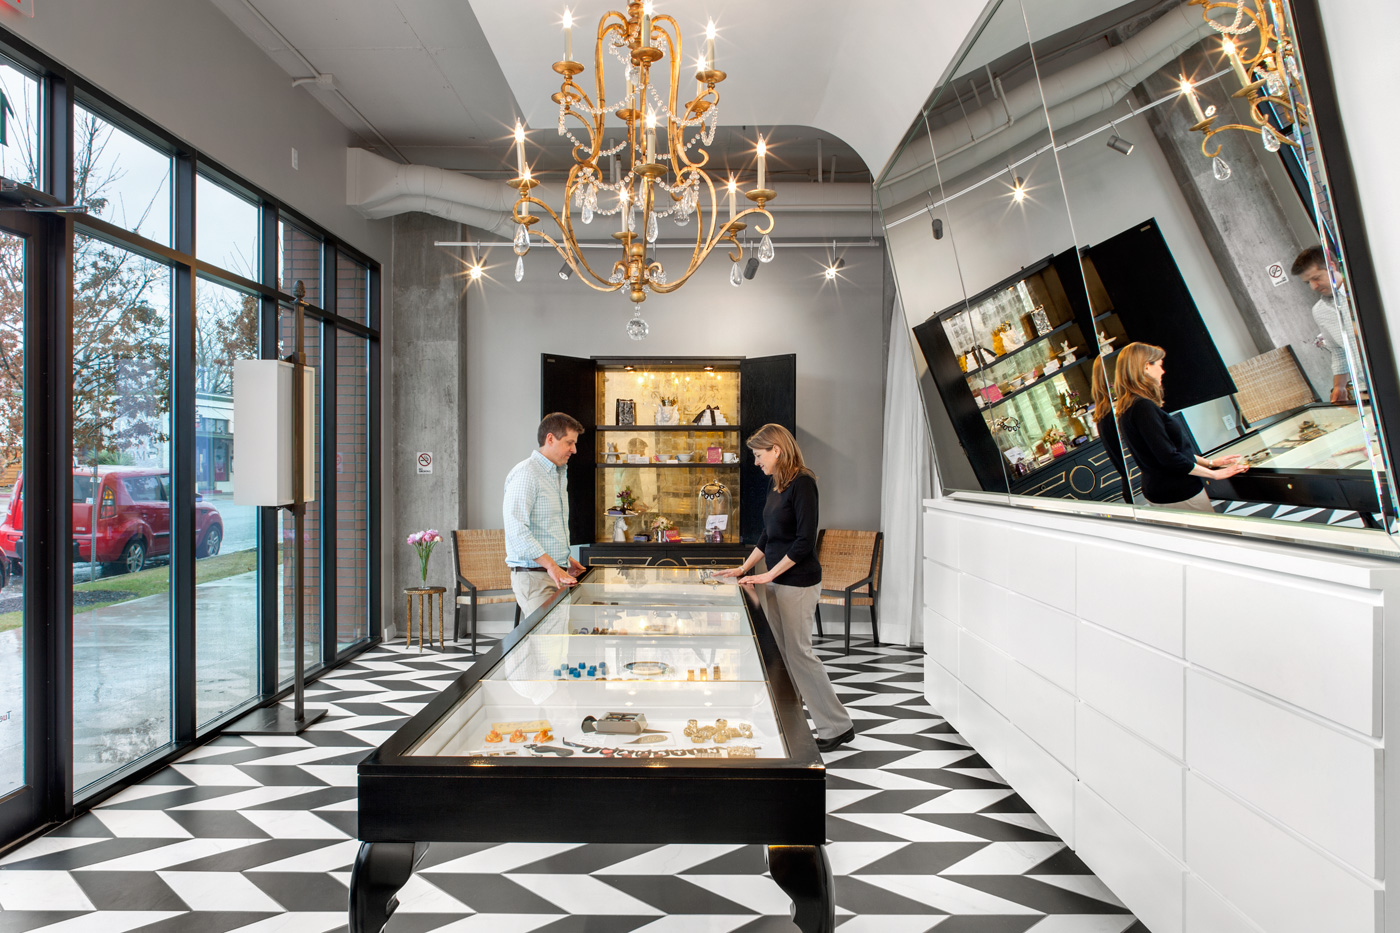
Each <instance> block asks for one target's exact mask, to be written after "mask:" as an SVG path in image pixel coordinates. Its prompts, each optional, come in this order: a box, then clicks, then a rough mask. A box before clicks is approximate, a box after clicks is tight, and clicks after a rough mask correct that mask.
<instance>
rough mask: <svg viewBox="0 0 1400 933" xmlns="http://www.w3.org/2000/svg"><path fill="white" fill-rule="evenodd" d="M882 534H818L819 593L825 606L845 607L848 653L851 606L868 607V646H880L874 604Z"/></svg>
mask: <svg viewBox="0 0 1400 933" xmlns="http://www.w3.org/2000/svg"><path fill="white" fill-rule="evenodd" d="M884 541H885V535H884V532H880V531H843V530H841V529H838V528H825V529H822V531H821V532H820V533H818V535H817V559H818V560H819V561H821V565H822V593H821V597H820V599H819V600H818V602H820V603H825V604H827V605H828V606H837V605H841V606H845V608H846V612H845V619H844V621H845V626H846V648H845V651H846V653H847V654H849V653H850V651H851V607H852V606H869V607H870V643H871V644H872V645H873V646H874V647H876V648H878V647H880V627H879V618H878V616H877V615H876V612H875V602H876V600H878V599H879V598H880V559H881V558H882V557H883V556H884V550H883V549H884ZM817 634H818V635H824V634H825V633H824V632H822V616H821V607H820V606H818V607H817Z"/></svg>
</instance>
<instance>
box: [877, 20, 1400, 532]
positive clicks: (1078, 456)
mask: <svg viewBox="0 0 1400 933" xmlns="http://www.w3.org/2000/svg"><path fill="white" fill-rule="evenodd" d="M1293 12H1294V11H1293V10H1292V9H1291V8H1290V5H1289V3H1288V2H1287V0H1241V2H1239V3H1238V4H1236V3H1224V2H1215V0H1212V2H1209V3H1207V2H1203V0H1136V2H1130V3H1122V2H1120V0H1073V2H1067V0H995V2H993V3H991V4H990V5H989V6H988V8H987V10H986V11H985V13H984V14H983V16H982V18H981V19H980V21H979V25H978V28H977V30H976V31H975V32H974V34H973V36H972V38H971V39H970V40H969V42H968V43H967V45H966V46H965V48H964V50H963V53H962V55H961V57H960V59H959V60H958V63H957V64H956V65H955V66H954V67H953V68H951V69H950V70H949V72H948V76H947V77H946V78H945V80H944V81H943V83H942V84H941V85H940V87H939V88H938V89H937V91H936V92H935V93H934V95H933V96H932V97H931V98H930V101H929V103H928V104H927V105H926V107H925V108H924V110H923V112H922V113H921V114H920V115H919V117H918V119H917V120H916V121H915V123H914V125H913V126H912V128H911V130H910V132H909V134H908V136H907V137H906V139H905V141H904V144H903V146H902V148H901V149H900V151H899V153H898V154H897V156H896V158H895V159H894V160H893V161H892V162H891V164H890V166H889V168H888V169H887V170H886V172H885V174H884V175H883V176H882V178H881V179H880V181H879V183H878V190H879V195H880V204H881V208H882V210H883V212H884V218H885V223H886V227H887V236H888V242H889V246H890V254H891V257H892V261H893V264H894V269H895V275H896V279H897V281H898V285H899V290H900V296H901V300H902V303H903V306H904V309H905V313H906V317H907V319H908V322H909V324H910V326H911V328H912V329H913V333H914V337H915V341H916V343H917V345H918V347H919V349H920V350H921V351H922V357H923V360H922V362H923V364H924V366H925V368H924V369H923V370H921V388H922V390H923V393H924V399H925V403H926V407H927V409H928V412H929V421H930V429H931V431H932V434H933V438H934V445H935V453H936V459H937V464H938V469H939V477H940V480H941V482H942V485H943V486H944V488H945V489H947V490H950V491H963V492H965V493H968V494H973V495H977V496H988V495H993V496H996V497H998V498H1000V497H1002V496H1009V497H1010V501H1012V502H1017V503H1021V504H1042V505H1044V504H1049V500H1077V501H1078V503H1079V505H1078V506H1077V507H1079V508H1087V509H1092V510H1096V511H1098V512H1100V513H1105V514H1116V515H1126V516H1134V517H1144V518H1152V519H1154V520H1166V521H1182V520H1185V521H1190V520H1191V519H1190V516H1192V515H1196V516H1203V514H1204V513H1213V515H1212V516H1204V520H1205V523H1206V524H1207V525H1209V526H1211V527H1217V528H1219V527H1227V528H1229V529H1230V530H1239V531H1248V530H1251V529H1252V530H1253V531H1255V532H1258V533H1260V534H1263V535H1266V536H1271V537H1283V538H1291V539H1296V540H1305V541H1309V542H1313V543H1318V544H1323V545H1329V544H1331V545H1337V546H1342V547H1360V548H1367V549H1372V548H1373V549H1376V550H1380V551H1384V552H1388V553H1393V552H1394V544H1393V541H1392V539H1391V538H1390V536H1389V535H1387V534H1386V531H1387V530H1391V531H1393V530H1394V529H1395V521H1394V516H1395V514H1396V508H1395V500H1394V498H1393V493H1392V490H1391V488H1390V484H1389V482H1388V480H1387V472H1388V471H1387V469H1386V464H1387V458H1386V452H1385V445H1384V443H1383V437H1384V436H1385V427H1386V425H1385V422H1384V421H1383V419H1382V418H1381V413H1380V411H1379V409H1378V404H1379V400H1380V399H1385V398H1393V397H1394V396H1395V387H1394V386H1393V385H1390V384H1389V383H1391V382H1393V381H1394V380H1393V379H1388V380H1387V381H1386V382H1385V383H1383V384H1380V385H1377V384H1376V382H1375V380H1374V379H1373V373H1372V369H1371V367H1369V366H1368V362H1367V344H1366V342H1365V341H1364V340H1363V339H1362V336H1361V334H1362V332H1363V330H1362V328H1361V327H1360V325H1359V323H1358V318H1357V307H1358V302H1357V300H1356V298H1355V297H1354V295H1353V290H1352V288H1350V287H1349V278H1350V268H1351V266H1352V264H1353V263H1354V262H1357V261H1361V259H1364V258H1365V257H1357V256H1350V257H1349V256H1348V253H1347V248H1346V244H1345V243H1344V242H1343V235H1342V230H1343V229H1345V228H1346V226H1347V225H1346V224H1344V223H1339V221H1340V220H1342V218H1339V217H1338V216H1337V207H1336V205H1335V204H1334V203H1333V200H1332V199H1331V198H1330V197H1329V193H1328V178H1327V168H1326V164H1325V162H1324V156H1325V155H1326V154H1327V153H1328V152H1329V151H1331V150H1329V146H1328V143H1330V142H1331V141H1330V140H1326V141H1324V140H1320V139H1319V136H1318V132H1317V129H1316V127H1317V123H1316V122H1315V120H1314V119H1313V116H1314V114H1313V102H1312V100H1311V99H1310V96H1309V95H1310V89H1309V78H1308V74H1307V73H1306V71H1305V67H1306V65H1305V62H1307V61H1317V56H1316V55H1313V56H1311V57H1310V56H1308V55H1306V54H1302V53H1303V52H1304V51H1305V50H1304V49H1302V48H1300V41H1301V40H1300V38H1299V33H1298V28H1297V24H1296V23H1295V21H1294V16H1293ZM1327 77H1328V82H1327V83H1329V84H1330V75H1329V76H1327ZM1315 83H1320V82H1315ZM1313 93H1316V90H1315V89H1314V91H1313ZM1333 109H1335V108H1333ZM1335 148H1336V145H1335V143H1333V144H1332V149H1333V150H1335ZM1367 261H1369V260H1367ZM1368 271H1369V267H1368ZM1367 310H1368V309H1364V308H1363V315H1365V314H1366V312H1367ZM1369 310H1370V314H1369V316H1368V317H1367V321H1366V323H1367V327H1368V328H1369V330H1368V331H1367V332H1368V333H1370V334H1371V336H1372V337H1373V339H1374V338H1375V336H1376V334H1377V333H1378V332H1382V333H1383V331H1382V330H1381V329H1382V328H1383V327H1384V322H1383V317H1382V316H1381V312H1380V309H1379V308H1378V307H1377V308H1375V309H1369ZM1387 345H1388V342H1387ZM1384 352H1385V360H1386V361H1388V360H1389V351H1388V349H1386V350H1385V351H1384ZM1384 369H1385V371H1386V372H1389V371H1390V369H1389V366H1388V362H1387V367H1384ZM1391 415H1392V417H1394V415H1395V413H1393V412H1392V413H1391ZM1221 516H1224V518H1221ZM1235 522H1238V523H1239V524H1235ZM1192 523H1193V524H1200V523H1201V522H1200V521H1193V522H1192Z"/></svg>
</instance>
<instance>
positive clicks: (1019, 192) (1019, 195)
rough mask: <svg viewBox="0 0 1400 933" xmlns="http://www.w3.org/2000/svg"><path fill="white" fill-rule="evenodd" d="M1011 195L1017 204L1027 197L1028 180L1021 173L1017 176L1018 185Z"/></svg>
mask: <svg viewBox="0 0 1400 933" xmlns="http://www.w3.org/2000/svg"><path fill="white" fill-rule="evenodd" d="M1011 197H1012V198H1013V199H1014V200H1015V201H1016V203H1017V204H1020V203H1021V202H1022V201H1024V200H1025V199H1026V180H1025V179H1024V178H1022V177H1021V176H1020V175H1017V176H1016V186H1015V187H1014V188H1012V189H1011Z"/></svg>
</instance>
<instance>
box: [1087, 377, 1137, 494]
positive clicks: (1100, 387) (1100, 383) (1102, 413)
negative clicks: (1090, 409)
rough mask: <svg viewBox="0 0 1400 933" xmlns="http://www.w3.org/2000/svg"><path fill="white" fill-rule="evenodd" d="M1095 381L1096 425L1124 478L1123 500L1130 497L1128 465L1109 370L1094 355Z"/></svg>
mask: <svg viewBox="0 0 1400 933" xmlns="http://www.w3.org/2000/svg"><path fill="white" fill-rule="evenodd" d="M1090 381H1091V382H1092V383H1093V385H1092V386H1090V389H1091V390H1092V392H1093V399H1094V427H1096V428H1097V429H1098V432H1099V437H1100V438H1102V439H1103V448H1104V450H1106V451H1108V459H1110V460H1112V461H1113V466H1114V467H1115V468H1117V470H1118V475H1119V476H1121V477H1122V478H1123V501H1124V502H1127V501H1129V497H1128V466H1127V464H1126V463H1124V461H1123V448H1122V446H1121V445H1120V444H1119V442H1118V423H1117V422H1116V421H1114V420H1113V396H1112V395H1111V394H1109V391H1108V372H1107V371H1106V370H1105V369H1104V365H1103V357H1101V356H1096V357H1094V374H1093V375H1092V376H1091V377H1090Z"/></svg>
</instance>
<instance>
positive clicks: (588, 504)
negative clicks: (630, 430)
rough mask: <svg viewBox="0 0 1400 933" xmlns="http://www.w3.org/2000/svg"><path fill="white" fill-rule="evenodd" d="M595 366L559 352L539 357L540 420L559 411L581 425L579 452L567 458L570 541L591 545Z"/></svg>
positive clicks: (594, 495)
mask: <svg viewBox="0 0 1400 933" xmlns="http://www.w3.org/2000/svg"><path fill="white" fill-rule="evenodd" d="M597 408H598V364H596V363H594V362H593V361H592V360H584V359H579V358H578V357H573V356H560V355H559V354H558V353H541V354H540V417H541V418H543V417H544V416H545V415H547V414H549V413H550V412H555V411H562V412H564V414H566V415H573V416H574V417H575V418H577V419H578V420H579V421H581V422H583V429H584V431H585V433H584V435H583V436H582V437H581V438H580V439H579V442H578V453H576V454H574V455H573V457H571V458H570V459H569V472H568V476H569V541H570V543H572V544H592V543H593V538H594V535H595V533H596V532H595V524H596V518H597V516H596V515H595V509H596V508H597V506H596V504H595V503H596V500H597V495H598V493H597V489H596V488H595V487H596V480H597V474H598V468H597V462H598V458H597V456H596V455H595V454H594V451H595V450H596V449H597V442H596V440H595V439H594V437H593V433H592V432H593V428H594V427H595V426H596V425H597V424H598V411H597Z"/></svg>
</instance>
